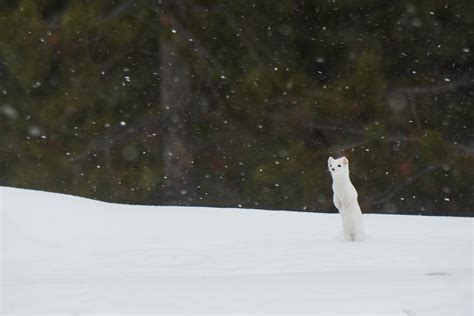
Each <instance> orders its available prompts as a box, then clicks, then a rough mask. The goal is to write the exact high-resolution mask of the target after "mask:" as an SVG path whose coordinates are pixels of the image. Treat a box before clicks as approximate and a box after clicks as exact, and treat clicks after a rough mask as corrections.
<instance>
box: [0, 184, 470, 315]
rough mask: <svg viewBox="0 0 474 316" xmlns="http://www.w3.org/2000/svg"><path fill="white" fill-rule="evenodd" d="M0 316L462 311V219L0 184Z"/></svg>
mask: <svg viewBox="0 0 474 316" xmlns="http://www.w3.org/2000/svg"><path fill="white" fill-rule="evenodd" d="M0 207H1V220H2V223H1V228H2V229H1V237H2V249H1V250H2V252H1V254H2V257H1V258H2V260H1V263H2V282H1V295H2V302H1V303H2V306H1V311H2V315H9V314H15V313H45V314H52V313H60V312H62V313H75V314H78V313H79V314H81V313H82V314H87V313H122V314H123V313H128V314H135V313H205V314H209V313H218V314H223V313H231V312H232V313H287V314H296V313H309V314H318V313H319V314H326V315H336V314H337V315H346V314H347V315H356V314H360V315H368V314H379V315H430V316H431V315H472V311H473V305H472V304H473V302H472V300H473V298H472V297H473V288H472V287H473V279H472V277H473V271H472V257H473V221H472V219H470V218H449V217H445V218H441V217H416V216H399V215H390V216H389V215H364V216H365V222H366V230H367V233H368V240H367V241H366V242H361V243H344V242H342V241H340V238H339V237H338V234H339V232H340V230H341V223H340V218H339V215H338V214H316V213H295V212H283V211H282V212H269V211H261V210H242V209H216V208H200V207H192V208H185V207H150V206H149V207H146V206H130V205H118V204H108V203H103V202H98V201H93V200H88V199H83V198H78V197H73V196H67V195H61V194H53V193H45V192H39V191H29V190H20V189H12V188H0Z"/></svg>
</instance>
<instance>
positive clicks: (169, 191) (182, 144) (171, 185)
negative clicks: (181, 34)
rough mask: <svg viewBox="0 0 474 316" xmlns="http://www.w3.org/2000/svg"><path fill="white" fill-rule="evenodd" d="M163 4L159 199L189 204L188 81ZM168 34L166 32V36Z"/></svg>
mask: <svg viewBox="0 0 474 316" xmlns="http://www.w3.org/2000/svg"><path fill="white" fill-rule="evenodd" d="M178 9H179V7H176V6H165V8H164V12H163V16H162V17H163V19H162V28H163V32H164V33H165V34H166V33H167V32H169V34H166V35H165V36H162V39H161V43H160V45H161V47H160V71H161V74H160V80H161V83H160V92H161V93H160V94H161V109H162V155H163V172H164V177H163V186H162V194H161V197H160V201H161V202H162V203H164V204H168V205H190V204H192V203H193V201H194V200H195V197H196V185H195V184H194V183H193V177H192V173H193V163H194V145H193V141H192V135H191V123H192V122H191V115H192V114H191V113H192V109H191V106H192V105H191V85H190V72H189V67H188V64H187V63H186V62H185V61H184V60H183V58H182V57H181V56H180V54H179V52H178V48H179V41H178V39H177V37H176V36H173V35H174V34H173V33H172V31H171V30H172V29H174V28H173V24H174V23H172V21H173V13H174V12H173V10H174V11H175V10H178ZM168 35H169V36H168Z"/></svg>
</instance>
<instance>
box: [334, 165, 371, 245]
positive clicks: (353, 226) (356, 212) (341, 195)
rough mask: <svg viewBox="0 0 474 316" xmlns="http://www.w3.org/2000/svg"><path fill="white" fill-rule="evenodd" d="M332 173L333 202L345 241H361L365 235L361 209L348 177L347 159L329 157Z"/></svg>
mask: <svg viewBox="0 0 474 316" xmlns="http://www.w3.org/2000/svg"><path fill="white" fill-rule="evenodd" d="M328 168H329V171H330V172H331V175H332V190H333V191H334V196H333V202H334V205H335V206H336V208H337V210H338V211H339V214H341V218H342V228H343V230H344V240H345V241H362V240H363V239H364V237H365V233H364V222H363V219H362V211H361V210H360V206H359V203H358V202H357V190H356V189H355V187H354V185H353V184H352V182H351V179H350V178H349V160H347V158H346V157H342V158H339V159H334V158H332V157H329V159H328Z"/></svg>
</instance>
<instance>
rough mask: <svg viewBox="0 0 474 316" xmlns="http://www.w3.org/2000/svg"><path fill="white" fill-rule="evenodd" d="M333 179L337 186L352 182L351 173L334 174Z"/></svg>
mask: <svg viewBox="0 0 474 316" xmlns="http://www.w3.org/2000/svg"><path fill="white" fill-rule="evenodd" d="M332 180H333V184H334V185H335V186H340V185H344V184H347V183H350V182H351V180H350V178H349V173H341V174H334V175H333V177H332Z"/></svg>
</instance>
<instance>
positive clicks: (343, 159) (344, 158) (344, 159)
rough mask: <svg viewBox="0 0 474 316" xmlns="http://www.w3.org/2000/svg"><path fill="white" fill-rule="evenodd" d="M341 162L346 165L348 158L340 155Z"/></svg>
mask: <svg viewBox="0 0 474 316" xmlns="http://www.w3.org/2000/svg"><path fill="white" fill-rule="evenodd" d="M342 164H343V165H348V164H349V160H347V158H346V157H342Z"/></svg>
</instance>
